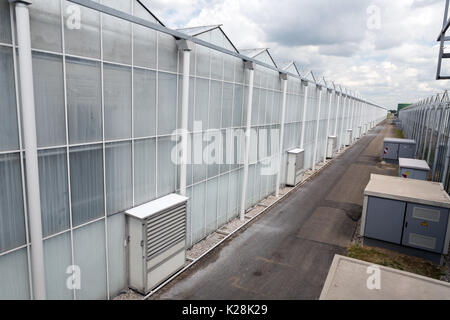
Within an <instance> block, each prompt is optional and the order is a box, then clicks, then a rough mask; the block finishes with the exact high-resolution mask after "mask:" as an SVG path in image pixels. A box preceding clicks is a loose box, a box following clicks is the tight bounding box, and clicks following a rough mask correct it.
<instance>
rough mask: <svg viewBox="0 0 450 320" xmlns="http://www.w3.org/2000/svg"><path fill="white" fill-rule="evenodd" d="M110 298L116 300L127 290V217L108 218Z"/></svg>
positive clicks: (118, 215) (119, 215) (120, 215)
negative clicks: (115, 298)
mask: <svg viewBox="0 0 450 320" xmlns="http://www.w3.org/2000/svg"><path fill="white" fill-rule="evenodd" d="M107 221H108V263H109V264H108V270H109V296H110V298H114V297H115V296H117V295H118V294H120V293H121V292H122V291H125V290H126V288H127V268H126V264H125V261H126V260H125V259H126V257H125V216H124V215H123V214H116V215H114V216H111V217H108V219H107Z"/></svg>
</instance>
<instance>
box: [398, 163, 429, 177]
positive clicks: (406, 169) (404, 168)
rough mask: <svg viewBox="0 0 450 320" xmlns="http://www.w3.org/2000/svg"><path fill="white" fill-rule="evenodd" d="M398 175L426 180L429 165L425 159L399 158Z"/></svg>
mask: <svg viewBox="0 0 450 320" xmlns="http://www.w3.org/2000/svg"><path fill="white" fill-rule="evenodd" d="M398 163H399V168H398V176H399V177H402V178H404V179H417V180H424V181H426V180H428V173H429V172H430V167H429V166H428V163H427V162H426V161H425V160H417V159H408V158H400V159H398Z"/></svg>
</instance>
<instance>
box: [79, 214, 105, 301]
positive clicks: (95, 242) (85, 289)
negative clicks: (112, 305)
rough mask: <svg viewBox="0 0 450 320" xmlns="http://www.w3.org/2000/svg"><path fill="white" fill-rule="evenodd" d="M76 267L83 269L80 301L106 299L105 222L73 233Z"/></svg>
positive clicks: (101, 221) (93, 224)
mask: <svg viewBox="0 0 450 320" xmlns="http://www.w3.org/2000/svg"><path fill="white" fill-rule="evenodd" d="M73 247H74V248H73V251H74V257H75V261H74V262H75V265H77V266H79V267H80V269H81V290H77V291H76V295H77V299H78V300H98V299H105V297H106V296H107V293H106V249H105V221H103V220H100V221H98V222H95V223H92V224H89V225H87V226H84V227H81V228H79V229H75V230H74V232H73Z"/></svg>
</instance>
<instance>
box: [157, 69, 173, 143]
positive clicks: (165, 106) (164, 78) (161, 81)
mask: <svg viewBox="0 0 450 320" xmlns="http://www.w3.org/2000/svg"><path fill="white" fill-rule="evenodd" d="M176 125H177V76H176V75H174V74H169V73H164V72H160V73H159V74H158V134H159V135H165V134H172V133H174V130H175V129H176Z"/></svg>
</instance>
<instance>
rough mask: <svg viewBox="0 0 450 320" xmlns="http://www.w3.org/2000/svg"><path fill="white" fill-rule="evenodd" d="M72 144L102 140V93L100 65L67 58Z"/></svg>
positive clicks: (68, 107) (68, 109)
mask: <svg viewBox="0 0 450 320" xmlns="http://www.w3.org/2000/svg"><path fill="white" fill-rule="evenodd" d="M66 75H67V111H68V117H69V142H70V143H83V142H94V141H101V140H102V136H103V132H102V92H101V69H100V63H98V62H91V61H87V60H81V59H75V58H67V60H66Z"/></svg>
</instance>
